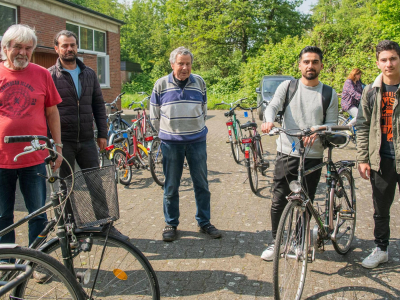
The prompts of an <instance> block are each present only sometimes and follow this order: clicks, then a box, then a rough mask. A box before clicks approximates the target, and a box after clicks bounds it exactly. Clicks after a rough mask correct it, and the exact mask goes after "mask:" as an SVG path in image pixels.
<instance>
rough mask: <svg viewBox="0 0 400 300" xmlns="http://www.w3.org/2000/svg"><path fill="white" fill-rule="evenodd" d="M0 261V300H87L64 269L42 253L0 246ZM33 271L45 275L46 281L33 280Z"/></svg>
mask: <svg viewBox="0 0 400 300" xmlns="http://www.w3.org/2000/svg"><path fill="white" fill-rule="evenodd" d="M0 260H2V262H3V263H2V264H0V272H1V274H2V275H1V276H0V278H1V282H0V285H2V287H1V288H0V299H61V298H62V299H76V300H84V299H86V297H85V293H84V291H83V289H82V287H81V286H80V284H79V283H78V282H77V280H76V278H75V277H74V276H73V275H72V274H71V273H70V272H69V271H68V270H67V269H66V267H65V266H64V265H62V264H61V263H60V262H59V261H57V260H56V259H54V258H53V257H51V256H49V255H47V254H45V253H43V252H41V251H38V250H34V249H29V248H25V247H19V246H17V245H15V244H3V245H2V247H1V248H0ZM35 271H40V272H41V274H45V275H46V278H47V279H46V280H45V282H41V283H39V282H37V281H36V280H35V279H34V278H32V273H33V272H35Z"/></svg>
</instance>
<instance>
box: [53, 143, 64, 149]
mask: <svg viewBox="0 0 400 300" xmlns="http://www.w3.org/2000/svg"><path fill="white" fill-rule="evenodd" d="M54 145H56V146H58V147H60V148H61V149H62V148H63V147H64V145H63V144H60V143H54Z"/></svg>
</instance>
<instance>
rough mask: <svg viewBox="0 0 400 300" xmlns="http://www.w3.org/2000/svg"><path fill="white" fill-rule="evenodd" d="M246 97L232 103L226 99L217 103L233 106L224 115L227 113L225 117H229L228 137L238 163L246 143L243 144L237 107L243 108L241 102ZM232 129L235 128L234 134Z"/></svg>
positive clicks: (227, 124) (227, 123)
mask: <svg viewBox="0 0 400 300" xmlns="http://www.w3.org/2000/svg"><path fill="white" fill-rule="evenodd" d="M246 99H247V98H241V99H239V100H236V101H235V102H232V103H225V102H224V101H222V102H221V103H217V104H216V105H230V106H231V108H230V109H229V111H228V112H226V113H225V114H224V115H225V117H227V118H229V121H228V122H226V126H227V128H228V138H229V143H230V144H231V150H232V154H233V159H234V160H235V162H236V163H238V164H239V163H240V159H239V154H240V152H242V153H244V145H243V144H242V138H243V133H242V130H241V128H240V121H239V120H238V119H237V118H236V113H235V109H236V108H238V107H239V108H242V107H241V106H240V104H241V102H242V101H243V100H246ZM242 109H243V108H242ZM232 129H233V134H232Z"/></svg>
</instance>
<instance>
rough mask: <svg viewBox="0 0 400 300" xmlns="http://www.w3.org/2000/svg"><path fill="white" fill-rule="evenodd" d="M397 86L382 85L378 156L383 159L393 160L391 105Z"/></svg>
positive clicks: (394, 98)
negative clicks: (380, 138) (380, 133)
mask: <svg viewBox="0 0 400 300" xmlns="http://www.w3.org/2000/svg"><path fill="white" fill-rule="evenodd" d="M398 88H399V85H398V84H397V85H387V84H384V83H383V84H382V103H381V111H382V115H381V131H382V143H381V150H380V154H381V156H383V157H387V158H391V159H394V158H395V157H394V147H393V129H392V116H393V105H394V102H395V100H396V91H397V89H398Z"/></svg>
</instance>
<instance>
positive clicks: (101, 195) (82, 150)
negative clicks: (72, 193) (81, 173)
mask: <svg viewBox="0 0 400 300" xmlns="http://www.w3.org/2000/svg"><path fill="white" fill-rule="evenodd" d="M63 145H64V147H63V150H62V154H63V156H64V157H65V159H66V160H67V161H68V163H69V164H70V165H71V167H72V169H73V171H75V160H76V162H77V163H78V166H79V167H80V168H81V169H82V170H84V169H89V168H96V167H99V166H100V162H99V156H98V152H97V148H96V144H95V141H94V140H93V139H91V140H88V141H84V142H79V143H78V142H69V141H63ZM68 175H71V170H70V168H69V167H68V165H67V163H66V162H65V161H63V162H62V164H61V167H60V177H61V178H65V177H67V176H68ZM92 186H93V185H89V184H88V188H89V192H90V195H91V198H92V203H93V204H92V205H93V207H94V208H96V205H95V201H96V200H97V201H103V199H105V191H104V190H102V189H97V190H96V189H94V188H93V190H91V189H90V188H91V187H92ZM100 186H101V185H100ZM61 189H62V190H64V191H66V186H65V185H64V184H61ZM104 205H105V207H107V203H104ZM95 213H96V217H97V218H98V219H103V218H104V214H103V213H101V211H96V210H95ZM97 214H100V215H99V216H98V215H97ZM65 215H66V216H67V217H68V216H70V217H71V219H73V213H72V207H71V203H70V202H69V201H67V202H66V206H65Z"/></svg>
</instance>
